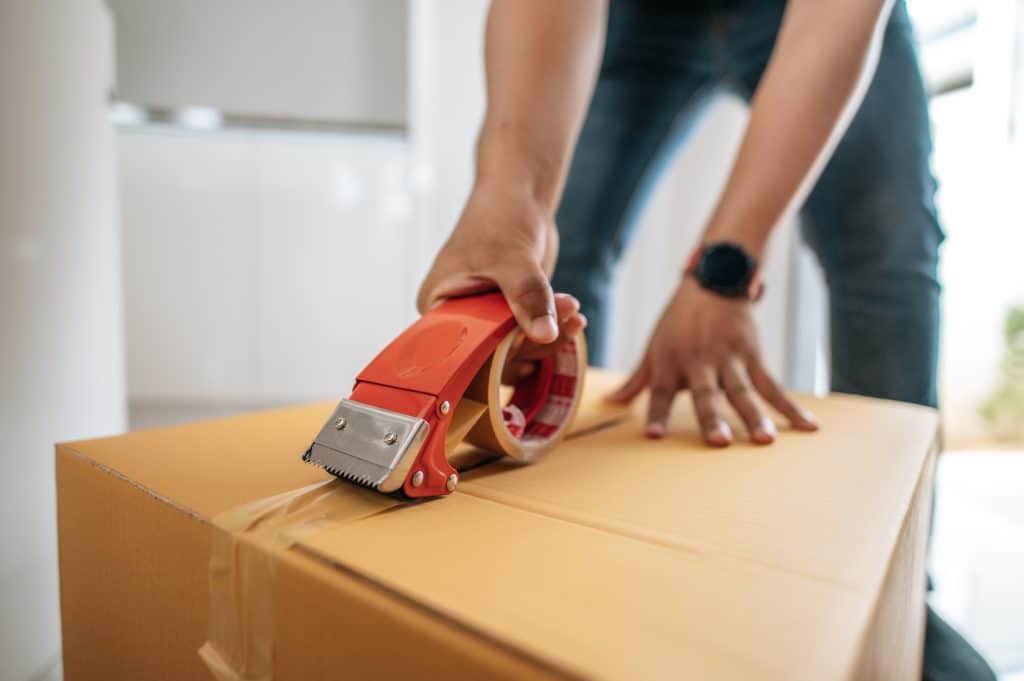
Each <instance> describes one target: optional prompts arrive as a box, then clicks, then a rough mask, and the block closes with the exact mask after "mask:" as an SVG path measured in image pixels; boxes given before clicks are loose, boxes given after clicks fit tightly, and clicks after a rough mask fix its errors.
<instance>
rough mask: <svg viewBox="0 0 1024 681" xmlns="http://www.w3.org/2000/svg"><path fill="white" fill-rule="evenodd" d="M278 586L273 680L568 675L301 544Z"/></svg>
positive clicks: (283, 564) (285, 560)
mask: <svg viewBox="0 0 1024 681" xmlns="http://www.w3.org/2000/svg"><path fill="white" fill-rule="evenodd" d="M275 592H276V593H275V616H276V617H275V619H276V622H277V627H276V630H275V632H274V680H275V681H306V680H308V679H321V680H322V681H330V680H332V679H402V678H410V679H411V678H419V679H446V680H449V681H460V680H462V679H465V680H466V681H470V680H474V681H475V680H477V679H489V680H490V679H493V680H495V681H502V680H505V679H531V680H532V679H538V680H541V681H543V680H544V679H565V678H566V677H565V676H564V675H561V674H559V673H558V672H557V671H555V670H553V669H549V668H546V667H545V666H543V665H542V664H540V663H535V662H533V661H531V660H529V659H527V658H524V657H521V656H519V655H517V654H515V653H514V652H512V651H511V650H509V649H507V648H504V647H502V646H500V645H498V644H496V643H494V642H492V641H489V640H488V639H485V638H483V637H481V636H479V635H476V634H474V633H473V632H471V631H469V630H466V629H464V628H461V627H460V626H459V625H458V624H456V623H454V622H452V621H450V620H446V619H444V618H442V617H441V616H439V614H438V613H436V612H432V611H430V610H427V609H425V608H422V607H419V606H417V605H415V604H412V603H410V602H409V601H407V600H406V599H404V598H403V597H401V596H399V595H395V594H391V593H389V592H386V591H384V590H382V589H381V588H379V587H378V586H376V585H374V584H371V583H370V582H367V581H365V580H364V579H362V578H360V577H357V576H355V575H352V574H349V573H347V572H343V571H341V570H339V569H337V568H335V567H332V566H330V565H328V564H326V563H324V562H322V561H321V560H319V559H315V558H312V557H310V556H309V555H308V554H305V553H304V552H302V551H301V550H293V551H290V552H287V553H286V554H284V555H283V556H282V557H281V560H280V562H279V563H278V567H277V574H276V575H275Z"/></svg>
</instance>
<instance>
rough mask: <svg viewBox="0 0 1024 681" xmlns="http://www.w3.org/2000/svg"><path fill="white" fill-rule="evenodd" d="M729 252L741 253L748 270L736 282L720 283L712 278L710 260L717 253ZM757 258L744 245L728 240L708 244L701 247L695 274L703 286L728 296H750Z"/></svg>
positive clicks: (740, 259) (741, 260) (732, 253)
mask: <svg viewBox="0 0 1024 681" xmlns="http://www.w3.org/2000/svg"><path fill="white" fill-rule="evenodd" d="M721 253H728V254H730V255H739V256H740V258H739V261H740V262H742V263H743V265H744V267H745V269H746V271H745V272H744V273H743V275H742V277H741V278H740V279H739V280H737V281H736V282H730V283H720V282H716V281H713V280H712V279H711V273H710V271H709V269H710V261H711V259H712V258H714V257H715V256H716V255H717V254H721ZM757 266H758V265H757V259H756V258H754V256H752V255H750V253H748V252H747V251H746V249H744V248H743V247H742V246H740V245H738V244H734V243H730V242H727V241H722V242H717V243H713V244H707V245H705V246H703V247H702V248H701V251H700V259H699V260H698V261H697V266H696V267H695V268H694V276H695V277H696V279H697V281H698V283H700V285H701V287H702V288H704V289H706V290H708V291H711V292H713V293H717V294H718V295H720V296H724V297H726V298H747V297H749V289H750V282H751V281H752V280H753V278H754V275H755V273H756V272H757Z"/></svg>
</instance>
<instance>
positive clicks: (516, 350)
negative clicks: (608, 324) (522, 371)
mask: <svg viewBox="0 0 1024 681" xmlns="http://www.w3.org/2000/svg"><path fill="white" fill-rule="evenodd" d="M586 327H587V318H586V317H584V316H583V315H582V314H580V313H579V312H577V313H575V314H573V315H571V316H570V317H569V318H568V319H566V320H565V321H560V322H559V323H558V338H557V339H556V340H555V342H553V343H543V344H542V343H535V342H533V341H531V340H529V339H526V340H525V342H523V343H520V344H518V345H514V346H513V348H512V350H510V352H509V354H510V355H512V356H514V357H515V358H516V359H523V360H526V359H541V358H543V357H548V356H549V355H552V354H554V353H555V352H556V351H557V350H559V349H560V348H561V347H563V346H564V345H565V344H567V343H570V342H571V341H573V340H574V339H575V338H576V335H577V334H578V333H579V332H580V331H582V330H583V329H585V328H586ZM524 338H525V337H524Z"/></svg>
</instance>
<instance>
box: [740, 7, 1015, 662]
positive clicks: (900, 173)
mask: <svg viewBox="0 0 1024 681" xmlns="http://www.w3.org/2000/svg"><path fill="white" fill-rule="evenodd" d="M749 18H750V19H752V20H754V21H752V22H751V24H752V25H750V26H746V25H742V24H741V26H740V29H741V33H742V34H743V35H742V36H741V39H739V40H738V41H737V45H739V46H740V47H739V49H737V50H734V51H733V53H732V57H733V62H734V63H735V64H736V67H737V68H736V71H737V72H736V80H737V81H738V82H740V83H741V84H742V85H743V86H744V88H745V89H746V90H747V91H748V92H752V91H753V89H754V88H756V86H757V83H758V82H759V80H760V78H761V74H762V73H763V71H764V67H765V65H766V64H767V61H768V57H769V55H770V51H771V49H772V46H773V44H774V36H768V35H767V34H766V29H767V30H768V31H769V32H770V31H773V30H777V25H778V16H775V15H773V13H772V12H766V13H762V14H761V15H760V16H758V15H757V14H756V13H755V12H751V14H750V17H749ZM931 146H932V145H931V134H930V130H929V124H928V109H927V96H926V93H925V90H924V86H923V83H922V79H921V73H920V69H919V67H918V63H917V55H916V50H915V47H914V42H913V35H912V30H911V26H910V23H909V20H908V17H907V14H906V8H905V6H904V4H903V3H902V2H898V3H897V4H896V6H895V7H894V9H893V14H892V18H891V19H890V21H889V25H888V26H887V28H886V33H885V42H884V44H883V48H882V53H881V55H880V60H879V64H878V69H877V72H876V74H875V77H874V80H873V81H872V83H871V86H870V88H869V90H868V92H867V93H866V96H865V99H864V101H863V103H862V104H861V107H860V109H859V110H858V112H857V114H856V115H855V116H854V119H853V121H852V122H851V124H850V127H849V129H848V130H847V132H846V134H845V136H844V137H843V139H842V140H841V141H840V143H839V146H838V147H837V148H836V151H835V153H834V155H833V156H832V158H831V159H830V161H829V163H828V164H827V166H826V167H825V170H824V172H823V173H822V176H821V178H819V180H818V183H817V185H816V186H815V188H814V190H813V191H812V193H811V195H810V197H809V198H808V200H807V203H806V205H805V206H804V212H803V216H802V217H803V232H804V237H805V239H806V240H807V241H808V243H809V244H810V246H811V247H812V248H813V249H814V251H815V253H816V254H817V257H818V259H819V260H820V262H821V264H822V267H823V269H824V271H825V276H826V279H827V282H828V286H829V307H830V327H831V346H832V388H833V390H836V391H841V392H850V393H858V394H862V395H868V396H872V397H881V398H888V399H896V400H902V401H907V402H916V403H918V404H925V405H930V406H935V405H936V403H937V395H936V392H937V391H936V374H937V371H938V334H939V295H940V288H939V283H938V275H937V268H938V257H939V246H940V244H941V243H942V238H943V237H942V230H941V228H940V226H939V222H938V218H937V214H936V210H935V203H934V195H935V188H936V185H935V180H934V178H933V177H932V174H931V170H930V167H929V159H930V155H931ZM922 676H923V679H924V680H925V681H947V680H948V681H952V680H953V679H959V680H963V681H995V678H996V677H995V673H994V672H993V671H992V669H991V667H989V665H988V663H987V662H985V660H984V658H983V657H982V656H981V655H980V654H979V653H978V652H977V651H976V650H975V649H974V648H973V647H972V646H971V645H970V643H968V642H967V641H966V640H965V639H964V638H963V637H962V636H960V635H959V634H958V633H957V632H956V631H955V630H954V629H953V628H952V627H950V626H949V625H948V624H946V623H945V622H944V621H943V620H942V618H941V617H939V616H938V614H936V613H935V611H934V610H932V609H931V607H930V606H929V607H928V610H927V618H926V623H925V648H924V662H923V669H922Z"/></svg>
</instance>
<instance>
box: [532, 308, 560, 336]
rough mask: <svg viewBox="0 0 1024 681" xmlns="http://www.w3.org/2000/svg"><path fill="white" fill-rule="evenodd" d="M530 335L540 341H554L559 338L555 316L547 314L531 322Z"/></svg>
mask: <svg viewBox="0 0 1024 681" xmlns="http://www.w3.org/2000/svg"><path fill="white" fill-rule="evenodd" d="M530 335H531V336H532V337H533V338H534V339H536V340H539V341H542V342H543V341H544V340H547V341H549V342H550V341H553V340H555V339H556V338H558V325H557V324H555V318H554V316H552V315H550V314H546V315H544V316H543V317H537V318H535V319H534V320H533V321H531V322H530Z"/></svg>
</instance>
